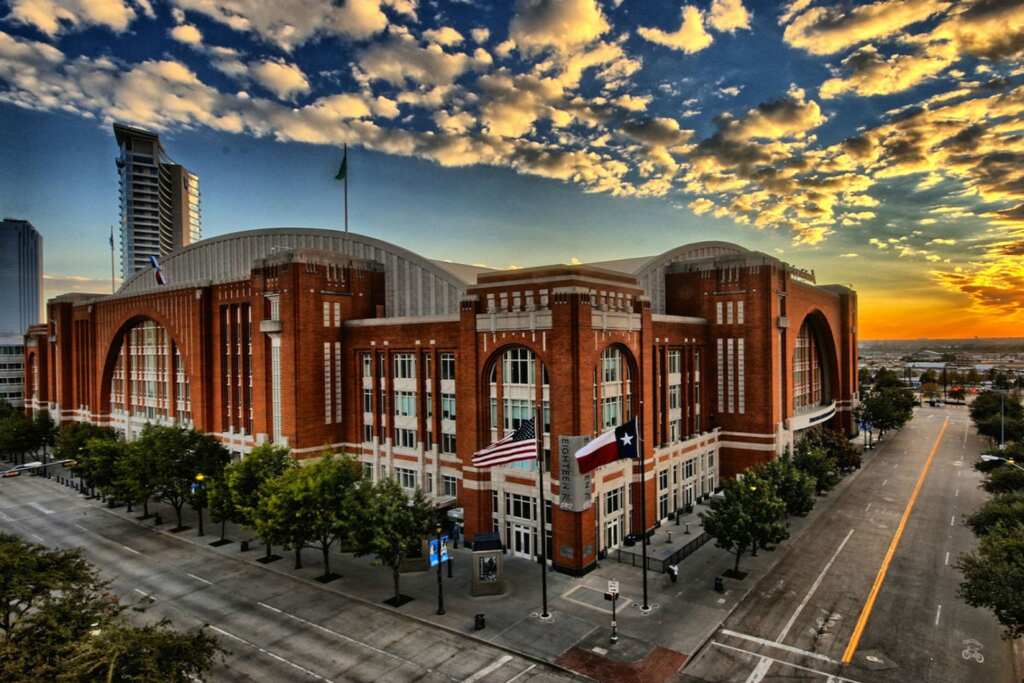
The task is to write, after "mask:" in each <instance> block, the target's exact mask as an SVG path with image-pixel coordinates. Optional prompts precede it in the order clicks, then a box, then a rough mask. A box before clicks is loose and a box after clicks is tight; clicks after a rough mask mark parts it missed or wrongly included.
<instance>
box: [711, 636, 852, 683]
mask: <svg viewBox="0 0 1024 683" xmlns="http://www.w3.org/2000/svg"><path fill="white" fill-rule="evenodd" d="M711 644H712V645H716V646H718V647H720V648H723V649H726V650H732V651H733V652H742V653H744V654H748V655H753V656H754V657H760V658H762V659H770V660H772V661H773V662H775V663H776V664H781V665H783V666H791V667H793V668H794V669H799V670H800V671H807V672H810V673H812V674H818V675H819V676H824V677H825V678H831V679H832V680H834V681H839V683H859V682H858V681H855V680H854V679H852V678H846V677H844V676H836V675H834V674H830V673H826V672H825V671H818V670H817V669H812V668H811V667H809V666H801V665H800V664H791V663H790V662H787V661H786V660H784V659H775V658H774V657H769V656H768V655H759V654H757V653H756V652H751V651H750V650H744V649H743V648H742V647H735V646H733V645H726V644H725V643H720V642H718V641H717V640H712V641H711Z"/></svg>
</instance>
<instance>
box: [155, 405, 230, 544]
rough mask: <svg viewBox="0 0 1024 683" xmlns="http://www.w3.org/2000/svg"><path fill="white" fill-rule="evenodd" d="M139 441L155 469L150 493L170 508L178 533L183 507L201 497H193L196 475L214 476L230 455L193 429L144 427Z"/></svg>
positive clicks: (213, 440)
mask: <svg viewBox="0 0 1024 683" xmlns="http://www.w3.org/2000/svg"><path fill="white" fill-rule="evenodd" d="M139 440H140V441H145V448H147V449H149V450H150V452H151V453H152V455H153V460H154V464H155V465H156V469H155V472H154V474H155V476H154V487H153V493H154V495H155V497H156V498H157V499H158V500H162V501H164V502H166V503H168V504H169V505H170V506H171V507H173V508H174V514H175V517H176V518H177V524H178V526H177V530H181V529H182V528H183V527H182V519H181V511H182V508H184V506H185V504H186V503H189V502H192V503H193V504H194V505H198V504H199V503H201V502H205V500H202V499H200V500H196V498H197V497H201V496H202V494H201V493H200V494H198V495H197V494H193V485H194V484H195V482H196V475H197V474H200V473H203V474H204V475H207V472H209V474H210V475H216V474H218V473H219V472H220V471H221V470H223V469H224V466H225V464H226V463H227V461H228V460H229V459H230V457H231V455H230V453H228V451H227V450H226V449H225V448H224V447H223V446H221V445H220V443H218V442H217V440H216V439H214V438H213V437H212V436H209V435H208V434H200V433H199V432H197V431H195V430H193V429H184V428H181V427H163V426H158V425H146V427H145V429H143V434H142V435H140V437H139Z"/></svg>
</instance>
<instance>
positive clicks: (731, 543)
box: [700, 479, 755, 574]
mask: <svg viewBox="0 0 1024 683" xmlns="http://www.w3.org/2000/svg"><path fill="white" fill-rule="evenodd" d="M710 506H711V510H710V511H709V512H702V513H701V514H700V517H701V521H702V523H703V525H704V531H705V532H707V533H708V534H709V535H710V536H711V537H712V538H714V539H715V545H716V546H718V547H719V548H721V549H722V550H724V551H726V552H729V553H732V554H733V555H735V557H736V563H735V564H734V565H733V569H732V570H733V573H735V574H738V573H739V571H740V559H741V558H742V557H743V554H744V553H745V552H747V550H748V549H749V548H750V547H751V546H752V545H753V544H754V542H755V539H754V521H753V517H752V516H751V510H750V508H749V506H748V505H747V504H746V502H745V497H744V495H743V492H742V490H741V485H740V482H739V480H737V479H730V480H729V481H727V482H725V485H724V486H722V496H721V497H712V498H711V503H710Z"/></svg>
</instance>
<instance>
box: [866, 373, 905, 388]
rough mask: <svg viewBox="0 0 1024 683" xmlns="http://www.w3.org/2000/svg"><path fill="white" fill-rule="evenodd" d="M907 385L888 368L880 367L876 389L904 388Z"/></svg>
mask: <svg viewBox="0 0 1024 683" xmlns="http://www.w3.org/2000/svg"><path fill="white" fill-rule="evenodd" d="M905 386H906V385H905V384H904V383H903V379H902V378H901V377H900V376H899V375H897V374H896V373H895V372H894V371H892V370H889V369H888V368H880V369H879V370H878V372H876V373H875V384H874V387H873V390H874V391H882V390H884V389H903V388H904V387H905Z"/></svg>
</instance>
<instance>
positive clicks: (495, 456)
mask: <svg viewBox="0 0 1024 683" xmlns="http://www.w3.org/2000/svg"><path fill="white" fill-rule="evenodd" d="M536 459H537V433H536V432H535V431H534V429H533V420H532V419H530V420H525V421H524V422H521V423H520V424H519V428H518V429H516V430H515V431H514V432H512V433H511V434H509V435H508V436H506V437H505V438H504V439H501V440H500V441H495V442H494V443H492V444H491V445H490V446H488V447H487V448H484V449H482V450H479V451H477V452H476V453H474V454H473V467H493V466H494V465H504V464H506V463H510V462H518V461H519V460H536Z"/></svg>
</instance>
